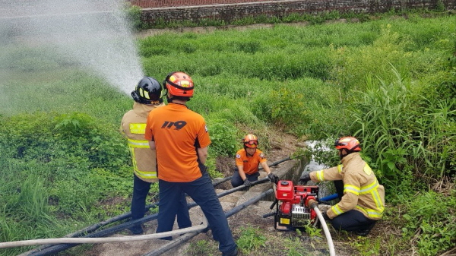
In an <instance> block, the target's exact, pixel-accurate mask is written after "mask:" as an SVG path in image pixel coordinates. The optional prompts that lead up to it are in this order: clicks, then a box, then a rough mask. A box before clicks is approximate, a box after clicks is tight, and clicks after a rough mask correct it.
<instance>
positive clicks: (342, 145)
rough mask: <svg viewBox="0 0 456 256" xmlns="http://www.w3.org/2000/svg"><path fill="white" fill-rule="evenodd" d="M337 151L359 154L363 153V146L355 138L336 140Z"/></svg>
mask: <svg viewBox="0 0 456 256" xmlns="http://www.w3.org/2000/svg"><path fill="white" fill-rule="evenodd" d="M334 146H335V147H336V149H338V150H341V149H346V150H347V151H348V152H358V151H361V146H360V145H359V141H358V139H356V138H355V137H342V138H339V139H337V140H336V142H335V143H334Z"/></svg>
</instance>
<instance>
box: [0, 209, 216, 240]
mask: <svg viewBox="0 0 456 256" xmlns="http://www.w3.org/2000/svg"><path fill="white" fill-rule="evenodd" d="M207 227H208V223H207V219H206V217H205V216H203V223H202V224H200V225H198V226H193V227H188V228H183V229H177V230H173V231H168V232H162V233H154V234H149V235H140V236H121V237H97V238H83V237H81V238H48V239H35V240H22V241H13V242H3V243H0V248H8V247H18V246H30V245H40V244H91V243H92V244H94V243H112V242H130V241H141V240H149V239H154V238H162V237H168V236H172V235H180V234H184V233H189V232H198V231H201V230H204V229H206V228H207Z"/></svg>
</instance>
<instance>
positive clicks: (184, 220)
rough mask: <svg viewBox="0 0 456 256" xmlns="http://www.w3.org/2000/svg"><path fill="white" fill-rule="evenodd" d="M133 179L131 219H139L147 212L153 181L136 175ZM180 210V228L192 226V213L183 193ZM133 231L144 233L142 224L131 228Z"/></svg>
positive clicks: (178, 214) (178, 221) (178, 215)
mask: <svg viewBox="0 0 456 256" xmlns="http://www.w3.org/2000/svg"><path fill="white" fill-rule="evenodd" d="M133 176H134V180H133V198H132V199H131V219H132V220H137V219H141V218H142V217H144V215H145V213H146V197H147V194H148V193H149V190H150V185H151V183H149V182H146V181H143V180H141V179H140V178H138V177H137V176H136V175H133ZM179 205H180V206H179V211H178V212H177V224H178V225H179V228H188V227H191V226H192V222H191V220H190V214H189V213H188V206H187V200H186V198H185V194H184V193H182V195H181V197H180V199H179ZM130 230H131V231H132V232H133V233H140V232H141V233H142V228H141V225H136V226H133V227H131V228H130Z"/></svg>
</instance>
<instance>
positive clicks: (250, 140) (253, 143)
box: [242, 134, 258, 148]
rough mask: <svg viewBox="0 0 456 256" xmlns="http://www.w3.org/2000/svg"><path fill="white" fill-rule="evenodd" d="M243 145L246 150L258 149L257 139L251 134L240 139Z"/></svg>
mask: <svg viewBox="0 0 456 256" xmlns="http://www.w3.org/2000/svg"><path fill="white" fill-rule="evenodd" d="M242 142H243V143H244V147H246V148H257V147H258V138H257V136H255V135H253V134H247V135H245V137H244V139H242Z"/></svg>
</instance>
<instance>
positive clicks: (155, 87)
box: [120, 77, 192, 235]
mask: <svg viewBox="0 0 456 256" xmlns="http://www.w3.org/2000/svg"><path fill="white" fill-rule="evenodd" d="M161 92H162V88H161V85H160V82H158V81H157V80H156V79H155V78H153V77H144V78H143V79H141V80H140V81H139V83H138V85H137V86H136V87H135V90H134V91H132V92H131V96H132V98H133V100H134V101H135V102H134V103H133V109H132V110H129V111H128V112H127V113H125V115H124V116H123V118H122V122H121V126H120V130H121V132H122V133H123V134H124V136H125V137H127V139H128V147H129V148H130V152H131V156H132V163H133V171H134V175H133V176H134V179H133V197H132V199H131V219H132V220H137V219H141V218H142V217H144V215H145V212H146V208H145V207H146V197H147V194H148V193H149V190H150V185H151V183H152V182H157V181H158V178H157V161H156V155H155V150H151V149H150V147H149V142H148V141H147V140H145V139H144V131H145V128H146V121H147V116H148V114H149V112H150V111H152V110H153V109H155V108H158V107H162V106H164V104H163V99H162V97H161ZM179 202H180V204H181V207H180V208H179V209H180V211H179V212H178V213H177V222H178V225H179V227H180V228H186V227H190V226H191V225H192V222H191V221H190V215H189V213H188V207H187V201H186V198H185V194H184V193H182V195H181V198H180V200H179ZM130 231H131V232H132V233H133V234H134V235H139V234H142V233H143V232H144V231H143V229H142V227H141V225H140V224H137V225H134V226H133V227H131V228H130Z"/></svg>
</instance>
